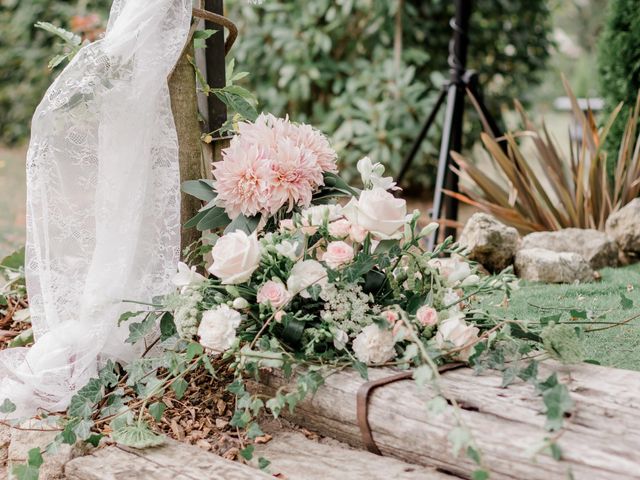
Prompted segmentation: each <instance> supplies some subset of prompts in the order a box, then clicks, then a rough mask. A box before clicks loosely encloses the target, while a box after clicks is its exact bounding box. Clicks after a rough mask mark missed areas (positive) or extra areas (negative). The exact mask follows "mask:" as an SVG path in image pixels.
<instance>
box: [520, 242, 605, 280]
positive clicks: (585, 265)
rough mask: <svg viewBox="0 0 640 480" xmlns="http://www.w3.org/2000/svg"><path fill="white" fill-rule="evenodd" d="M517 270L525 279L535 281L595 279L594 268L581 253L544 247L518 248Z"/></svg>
mask: <svg viewBox="0 0 640 480" xmlns="http://www.w3.org/2000/svg"><path fill="white" fill-rule="evenodd" d="M515 271H516V274H517V275H518V276H519V277H520V278H522V279H523V280H530V281H533V282H545V283H573V282H576V281H579V282H588V281H591V280H593V270H592V269H591V267H590V266H589V262H587V261H586V260H585V259H584V257H582V256H581V255H579V254H577V253H573V252H554V251H552V250H545V249H544V248H526V249H520V250H518V253H516V260H515Z"/></svg>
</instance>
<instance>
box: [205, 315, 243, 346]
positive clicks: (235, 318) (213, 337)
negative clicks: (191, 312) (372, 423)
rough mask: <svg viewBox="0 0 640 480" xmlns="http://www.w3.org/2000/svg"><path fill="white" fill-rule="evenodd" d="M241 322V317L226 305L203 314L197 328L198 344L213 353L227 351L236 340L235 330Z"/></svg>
mask: <svg viewBox="0 0 640 480" xmlns="http://www.w3.org/2000/svg"><path fill="white" fill-rule="evenodd" d="M241 321H242V315H240V313H239V312H237V311H235V310H233V309H231V308H229V307H228V306H227V305H220V306H219V307H218V308H217V309H215V310H209V311H207V312H204V313H203V314H202V321H201V322H200V326H199V327H198V336H199V337H200V344H201V345H202V346H203V347H205V348H208V349H210V350H213V351H214V352H224V351H226V350H228V349H229V348H230V347H231V345H233V342H234V341H235V339H236V329H237V328H238V327H239V326H240V322H241Z"/></svg>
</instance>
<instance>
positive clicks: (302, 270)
mask: <svg viewBox="0 0 640 480" xmlns="http://www.w3.org/2000/svg"><path fill="white" fill-rule="evenodd" d="M327 282H328V280H327V271H326V270H325V268H324V267H323V266H322V264H321V263H320V262H317V261H315V260H304V261H301V262H298V263H296V264H295V265H294V266H293V268H292V269H291V274H290V275H289V278H288V279H287V289H288V290H289V292H291V294H292V295H295V294H297V293H300V296H301V297H303V298H309V297H310V295H309V292H307V291H306V289H307V288H308V287H310V286H312V285H319V286H320V287H324V286H326V285H327Z"/></svg>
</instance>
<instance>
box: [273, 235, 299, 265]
mask: <svg viewBox="0 0 640 480" xmlns="http://www.w3.org/2000/svg"><path fill="white" fill-rule="evenodd" d="M298 246H299V244H298V242H290V241H289V240H283V241H282V242H280V243H279V244H278V245H276V251H277V252H278V253H279V254H280V255H282V256H283V257H286V258H289V259H291V260H293V261H294V262H295V261H296V260H297V259H298V253H297V252H298Z"/></svg>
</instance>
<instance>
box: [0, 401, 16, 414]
mask: <svg viewBox="0 0 640 480" xmlns="http://www.w3.org/2000/svg"><path fill="white" fill-rule="evenodd" d="M15 411H16V404H15V403H13V402H12V401H11V400H9V399H8V398H5V399H4V402H2V405H0V413H13V412H15Z"/></svg>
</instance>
